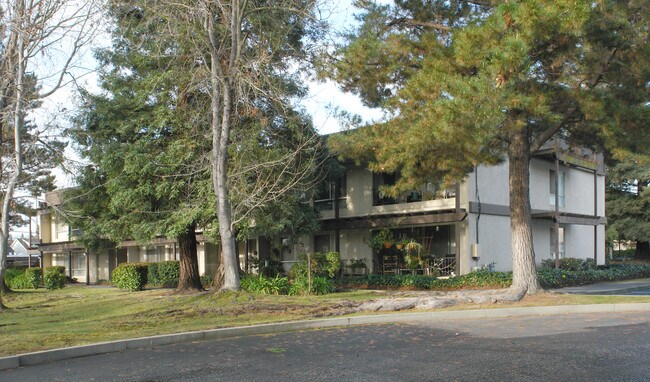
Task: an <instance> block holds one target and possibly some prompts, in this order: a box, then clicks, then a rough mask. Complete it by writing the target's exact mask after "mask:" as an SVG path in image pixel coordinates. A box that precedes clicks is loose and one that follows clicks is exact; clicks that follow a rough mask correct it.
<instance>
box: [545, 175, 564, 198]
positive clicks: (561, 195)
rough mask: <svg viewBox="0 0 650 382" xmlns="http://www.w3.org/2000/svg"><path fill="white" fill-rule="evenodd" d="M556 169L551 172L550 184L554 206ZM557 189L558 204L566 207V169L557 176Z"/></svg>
mask: <svg viewBox="0 0 650 382" xmlns="http://www.w3.org/2000/svg"><path fill="white" fill-rule="evenodd" d="M555 178H556V177H555V170H551V171H550V172H549V184H550V189H549V191H550V198H549V202H550V204H551V205H552V206H555ZM557 182H558V183H557V185H558V187H557V189H558V205H559V206H560V207H564V171H560V173H559V175H558V176H557Z"/></svg>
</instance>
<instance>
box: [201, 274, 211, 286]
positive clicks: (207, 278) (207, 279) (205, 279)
mask: <svg viewBox="0 0 650 382" xmlns="http://www.w3.org/2000/svg"><path fill="white" fill-rule="evenodd" d="M201 285H202V286H203V289H209V288H210V286H211V285H212V275H203V276H201Z"/></svg>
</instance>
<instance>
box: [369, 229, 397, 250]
mask: <svg viewBox="0 0 650 382" xmlns="http://www.w3.org/2000/svg"><path fill="white" fill-rule="evenodd" d="M386 243H390V244H391V245H392V244H393V243H395V236H394V235H393V231H391V230H390V229H388V228H382V229H380V230H379V231H378V232H377V233H376V234H374V235H373V236H372V238H371V239H370V240H369V241H368V245H369V246H370V248H372V250H373V252H375V253H378V252H379V251H381V250H382V249H383V248H384V245H385V244H386Z"/></svg>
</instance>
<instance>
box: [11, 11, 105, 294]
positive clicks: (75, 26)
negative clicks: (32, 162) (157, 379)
mask: <svg viewBox="0 0 650 382" xmlns="http://www.w3.org/2000/svg"><path fill="white" fill-rule="evenodd" d="M68 5H69V2H68V1H65V0H54V1H38V0H37V1H24V0H15V1H11V0H8V1H3V2H2V3H0V15H1V16H2V24H1V25H2V26H1V27H0V35H1V38H2V42H1V44H0V113H1V116H0V124H1V125H2V126H1V127H2V134H3V141H11V142H12V143H13V145H12V146H13V148H12V153H11V154H9V153H7V152H3V154H2V158H3V160H4V163H3V166H2V167H3V183H4V188H3V190H2V191H3V192H2V193H3V195H2V196H3V198H2V199H3V200H2V223H1V225H2V227H1V228H0V280H4V272H5V268H6V256H7V247H8V243H7V239H8V235H9V232H8V231H9V222H10V219H11V214H10V211H11V206H12V203H13V199H14V193H15V191H16V189H17V187H19V185H20V184H21V182H22V181H23V180H24V177H25V175H24V174H23V164H24V162H25V155H26V152H28V151H29V150H30V149H29V147H33V145H30V144H28V142H25V141H24V140H23V138H24V137H23V133H24V132H25V129H26V126H25V120H26V116H27V113H28V111H29V109H30V107H34V106H36V104H37V103H38V100H41V99H44V98H46V97H48V96H50V95H51V94H53V93H54V92H55V91H57V90H58V89H59V88H60V87H61V86H62V85H64V84H65V82H64V79H65V78H66V76H67V75H68V74H69V73H68V70H69V69H70V68H71V65H72V60H73V58H74V57H75V56H76V54H77V53H78V51H79V49H80V48H81V47H82V46H83V45H84V44H85V43H86V42H87V41H88V38H89V36H90V34H91V33H92V28H90V26H91V18H92V15H93V11H94V4H93V2H85V3H82V4H77V7H76V8H74V9H73V8H71V7H69V6H68ZM64 42H67V43H69V44H70V45H69V50H67V51H65V53H62V54H63V57H58V58H59V59H60V60H55V64H54V66H55V67H56V68H55V69H54V70H53V71H52V72H50V73H43V74H44V77H48V80H50V81H42V80H40V81H39V79H38V78H37V77H36V76H35V75H33V74H30V73H29V71H31V70H34V66H35V65H36V63H37V61H38V60H42V59H43V58H44V57H47V56H48V55H50V54H52V53H53V52H54V51H57V49H58V48H59V47H60V46H61V45H62V44H63V43H64ZM56 63H60V64H59V65H56ZM52 79H53V81H52ZM34 136H37V135H36V134H34V130H32V137H34ZM42 141H43V140H42V139H41V142H42ZM26 144H27V147H26ZM3 147H6V146H5V145H3ZM1 284H2V286H4V282H2V283H1ZM0 307H2V303H1V302H0Z"/></svg>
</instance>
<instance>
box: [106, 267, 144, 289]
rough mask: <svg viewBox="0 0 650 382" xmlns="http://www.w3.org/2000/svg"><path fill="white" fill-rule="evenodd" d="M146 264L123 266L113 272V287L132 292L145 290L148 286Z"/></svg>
mask: <svg viewBox="0 0 650 382" xmlns="http://www.w3.org/2000/svg"><path fill="white" fill-rule="evenodd" d="M147 267H148V264H146V263H126V264H121V265H119V266H118V267H117V268H115V270H114V271H113V276H112V281H113V285H115V286H116V287H118V288H120V289H127V290H130V291H132V292H134V291H138V290H142V289H144V286H145V285H146V284H147Z"/></svg>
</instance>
